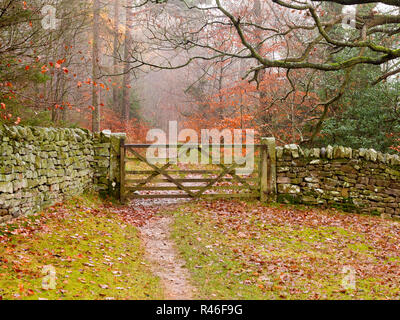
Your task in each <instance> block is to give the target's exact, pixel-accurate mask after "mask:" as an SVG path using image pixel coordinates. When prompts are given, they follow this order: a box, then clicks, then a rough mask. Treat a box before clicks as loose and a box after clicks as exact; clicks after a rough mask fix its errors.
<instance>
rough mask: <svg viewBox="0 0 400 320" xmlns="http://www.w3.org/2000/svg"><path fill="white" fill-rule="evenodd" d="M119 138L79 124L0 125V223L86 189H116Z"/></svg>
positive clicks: (107, 190)
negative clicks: (70, 126)
mask: <svg viewBox="0 0 400 320" xmlns="http://www.w3.org/2000/svg"><path fill="white" fill-rule="evenodd" d="M123 138H124V135H120V134H104V133H102V134H92V133H90V132H89V131H88V130H83V129H59V128H57V129H55V128H40V127H21V126H15V127H14V126H13V127H7V126H1V125H0V223H4V222H6V221H8V220H10V219H12V218H16V217H18V216H20V215H24V214H30V213H33V212H35V211H37V210H39V209H40V208H42V207H44V206H46V205H51V204H54V203H56V202H58V201H60V200H63V199H64V198H65V197H68V196H72V195H76V194H80V193H82V192H84V191H85V190H95V191H100V192H107V193H110V192H115V190H117V189H118V179H119V176H118V172H119V169H118V166H119V143H120V139H123ZM116 145H118V147H115V146H116Z"/></svg>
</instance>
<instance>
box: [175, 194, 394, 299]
mask: <svg viewBox="0 0 400 320" xmlns="http://www.w3.org/2000/svg"><path fill="white" fill-rule="evenodd" d="M175 217H176V219H175V224H174V226H173V238H174V240H175V241H176V243H177V246H178V248H179V251H180V253H181V254H182V256H183V257H184V259H185V260H186V264H187V267H188V269H189V270H190V272H191V274H192V275H193V282H194V285H195V286H196V287H197V288H198V289H199V291H198V292H199V293H198V297H197V298H200V299H399V298H400V285H399V284H400V273H399V270H400V261H399V259H398V258H397V257H398V249H397V245H396V244H397V243H399V241H400V239H399V238H400V235H399V226H398V223H396V222H393V221H385V220H382V219H379V218H376V217H371V216H359V215H354V214H353V215H349V214H343V213H340V212H337V211H333V210H330V211H322V210H319V209H310V208H305V209H294V208H293V207H286V206H280V207H276V208H267V207H265V206H262V205H261V204H260V203H255V202H253V203H246V202H234V201H230V202H227V201H214V202H198V203H194V204H191V205H185V207H182V208H180V209H179V210H177V211H176V213H175ZM353 273H354V276H355V285H356V287H355V288H352V282H351V281H350V279H351V277H350V276H351V275H352V274H353ZM346 284H349V286H344V285H346Z"/></svg>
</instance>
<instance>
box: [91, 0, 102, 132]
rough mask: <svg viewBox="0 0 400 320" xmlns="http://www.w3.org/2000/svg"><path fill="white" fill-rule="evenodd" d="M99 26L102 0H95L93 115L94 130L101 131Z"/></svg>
mask: <svg viewBox="0 0 400 320" xmlns="http://www.w3.org/2000/svg"><path fill="white" fill-rule="evenodd" d="M99 27H100V2H99V0H94V2H93V48H92V60H93V61H92V62H93V84H92V106H93V107H94V110H93V117H92V131H93V132H100V104H99V94H98V86H95V82H96V83H97V81H98V79H99V78H100V67H99V62H100V61H99V41H100V36H99Z"/></svg>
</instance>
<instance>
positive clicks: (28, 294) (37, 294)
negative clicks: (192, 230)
mask: <svg viewBox="0 0 400 320" xmlns="http://www.w3.org/2000/svg"><path fill="white" fill-rule="evenodd" d="M18 226H23V228H20V227H17V225H8V226H4V227H1V229H0V234H2V238H0V239H1V241H0V297H1V298H2V299H30V300H35V299H36V300H37V299H51V300H54V299H67V300H73V299H80V300H82V299H83V300H87V299H90V300H91V299H107V300H108V299H109V300H111V299H132V300H136V299H162V297H163V292H162V290H161V289H160V284H159V279H158V278H157V277H155V276H153V275H152V274H151V272H150V270H149V267H148V265H147V263H146V261H145V260H144V257H143V249H142V247H141V245H140V240H139V238H138V234H137V231H136V229H135V228H134V227H133V226H131V225H128V224H125V223H124V222H123V221H122V220H121V219H120V218H119V217H118V216H116V215H115V214H111V213H110V212H109V211H108V210H107V209H106V208H105V207H104V206H103V204H102V203H101V202H100V200H98V198H96V197H81V198H75V199H73V200H71V201H69V202H68V203H66V204H65V205H61V204H59V205H56V206H55V207H53V208H50V209H49V210H47V211H46V212H44V213H42V214H40V215H37V216H31V217H28V218H26V219H23V220H21V221H18ZM45 266H52V267H53V268H54V270H55V275H56V279H55V280H56V283H55V284H56V286H55V288H54V289H53V290H46V289H44V288H46V286H43V281H45V284H46V276H48V275H49V272H48V271H47V273H46V271H44V269H43V268H44V267H45Z"/></svg>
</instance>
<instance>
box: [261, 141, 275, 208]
mask: <svg viewBox="0 0 400 320" xmlns="http://www.w3.org/2000/svg"><path fill="white" fill-rule="evenodd" d="M260 157H261V158H260V200H261V201H262V202H272V201H275V200H276V194H277V187H276V141H275V138H261V151H260Z"/></svg>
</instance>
